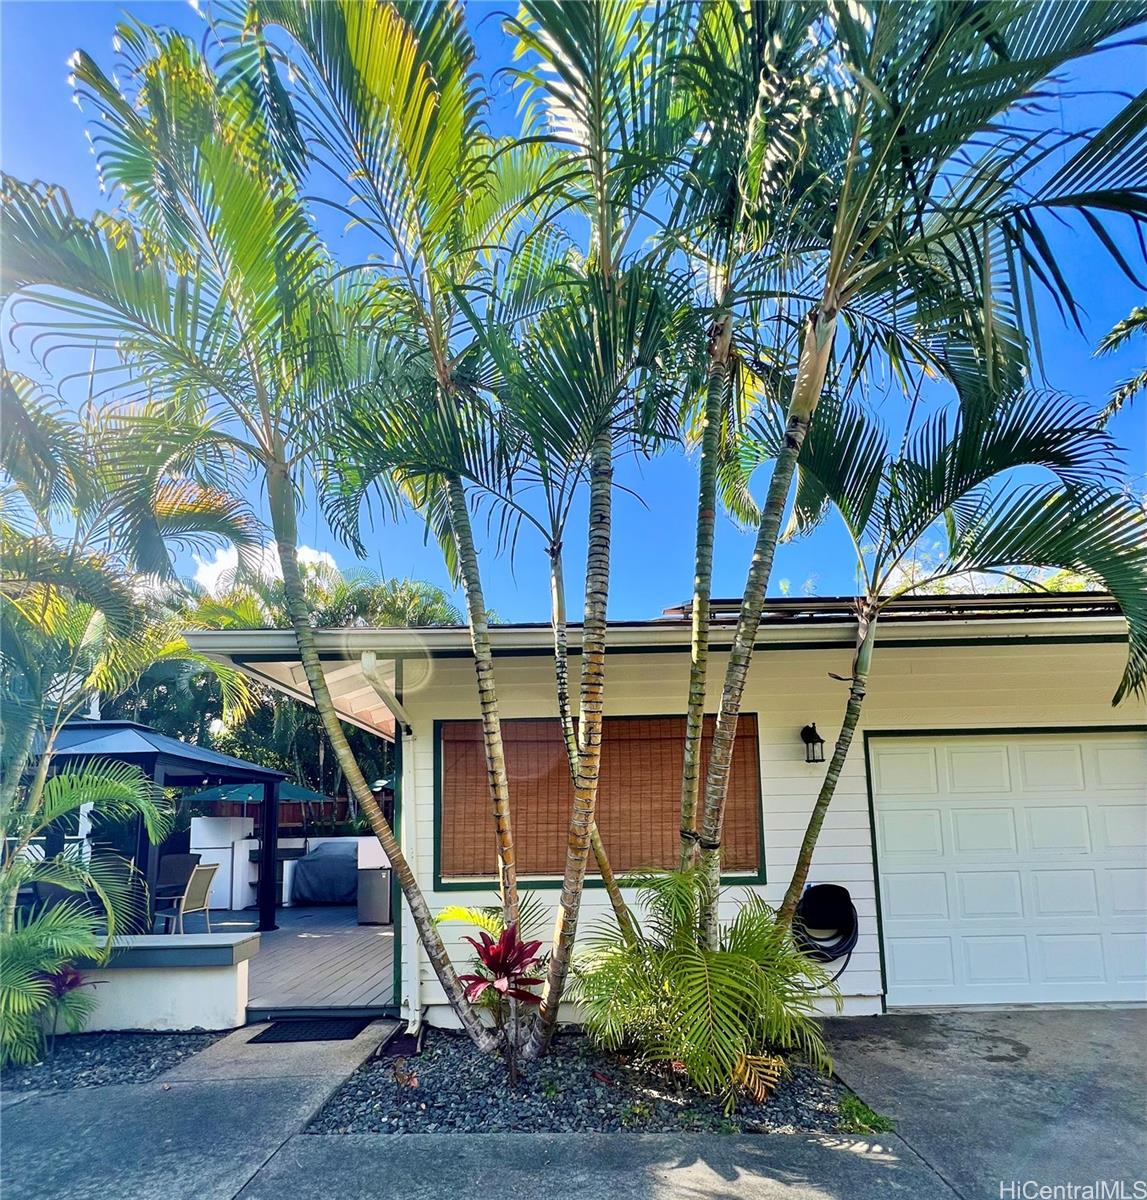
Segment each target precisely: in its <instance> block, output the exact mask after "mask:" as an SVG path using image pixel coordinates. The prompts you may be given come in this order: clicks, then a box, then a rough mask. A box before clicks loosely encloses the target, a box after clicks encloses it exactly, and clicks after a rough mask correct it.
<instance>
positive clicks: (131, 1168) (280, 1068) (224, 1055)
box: [0, 1021, 394, 1200]
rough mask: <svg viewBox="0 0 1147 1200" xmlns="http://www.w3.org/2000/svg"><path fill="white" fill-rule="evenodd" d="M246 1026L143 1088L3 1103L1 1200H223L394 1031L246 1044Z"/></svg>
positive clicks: (378, 1027) (250, 1030)
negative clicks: (346, 1038)
mask: <svg viewBox="0 0 1147 1200" xmlns="http://www.w3.org/2000/svg"><path fill="white" fill-rule="evenodd" d="M261 1028H263V1026H248V1027H247V1028H245V1029H240V1030H238V1031H236V1032H235V1033H233V1034H231V1035H230V1036H229V1037H226V1038H224V1039H223V1040H222V1041H219V1042H216V1043H215V1044H214V1045H213V1046H210V1047H208V1048H207V1049H206V1050H204V1051H202V1052H201V1053H200V1054H197V1055H195V1056H194V1057H192V1058H189V1059H187V1060H186V1061H184V1062H182V1063H180V1064H179V1066H177V1067H175V1068H174V1069H173V1070H171V1071H168V1072H167V1073H166V1074H164V1075H161V1076H159V1078H158V1079H155V1080H153V1081H152V1082H151V1083H145V1084H124V1085H122V1086H115V1087H99V1088H76V1089H74V1090H72V1091H68V1092H42V1093H35V1092H32V1093H28V1094H26V1095H23V1096H19V1097H15V1096H14V1097H13V1098H12V1102H11V1103H9V1104H6V1105H5V1107H4V1114H3V1128H2V1134H3V1145H2V1160H0V1190H2V1192H3V1196H4V1200H57V1198H58V1197H61V1196H67V1197H69V1200H87V1198H88V1197H91V1198H92V1200H97V1198H101V1200H216V1198H219V1200H224V1198H227V1200H229V1198H230V1197H232V1196H235V1195H236V1194H237V1193H238V1192H239V1191H240V1190H241V1189H242V1187H243V1186H244V1184H246V1183H247V1182H248V1180H250V1179H251V1178H252V1177H253V1176H254V1175H255V1173H256V1172H257V1171H259V1169H260V1168H261V1167H262V1166H264V1164H266V1162H267V1161H268V1160H269V1159H270V1158H271V1157H272V1156H273V1155H274V1154H275V1152H276V1151H277V1150H278V1149H279V1148H280V1147H281V1146H282V1145H283V1144H284V1143H285V1142H286V1141H288V1139H290V1138H291V1137H292V1136H293V1135H295V1134H297V1133H299V1132H300V1131H301V1130H302V1129H304V1128H305V1127H306V1126H307V1125H308V1124H309V1123H310V1121H311V1119H312V1118H313V1116H314V1114H315V1113H316V1112H318V1110H319V1109H320V1108H321V1107H322V1105H323V1104H324V1103H325V1102H326V1100H327V1098H328V1097H329V1096H330V1095H331V1094H332V1093H333V1092H334V1091H335V1090H336V1089H337V1088H338V1087H339V1086H340V1085H341V1084H342V1083H343V1081H344V1080H345V1079H346V1078H347V1077H348V1076H349V1075H350V1074H351V1073H352V1072H353V1071H354V1070H355V1069H356V1068H357V1067H358V1066H359V1064H360V1063H362V1062H363V1061H365V1059H366V1058H368V1057H369V1056H370V1054H371V1053H372V1052H373V1051H374V1049H375V1047H377V1046H378V1044H379V1042H381V1041H382V1039H383V1038H384V1037H385V1036H386V1035H387V1034H388V1033H389V1032H390V1030H391V1029H393V1028H394V1022H388V1021H376V1022H374V1023H372V1024H371V1025H368V1026H367V1027H366V1029H364V1030H363V1032H362V1033H361V1034H359V1036H358V1037H357V1038H355V1039H354V1040H353V1041H347V1042H297V1043H283V1044H281V1045H279V1044H271V1045H261V1046H250V1045H248V1044H247V1043H248V1042H249V1041H250V1039H251V1038H252V1037H254V1036H255V1034H257V1033H258V1032H259V1031H260V1029H261Z"/></svg>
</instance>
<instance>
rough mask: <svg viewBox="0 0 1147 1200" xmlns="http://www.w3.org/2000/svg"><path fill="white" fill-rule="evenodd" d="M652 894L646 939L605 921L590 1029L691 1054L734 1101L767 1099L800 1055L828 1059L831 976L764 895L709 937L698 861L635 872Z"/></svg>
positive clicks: (587, 988) (640, 1049)
mask: <svg viewBox="0 0 1147 1200" xmlns="http://www.w3.org/2000/svg"><path fill="white" fill-rule="evenodd" d="M627 882H630V883H632V884H633V886H634V887H636V889H637V892H638V895H639V897H640V900H641V907H642V910H643V912H642V919H641V934H640V936H639V938H638V939H637V941H636V942H631V941H629V940H628V939H627V938H625V937H624V936H623V935H622V934H621V932H620V930H618V929H617V928H616V927H613V928H606V929H603V930H600V931H598V932H597V933H596V935H595V936H594V937H593V939H592V945H591V948H590V949H589V951H588V952H587V953H586V954H585V956H584V957H583V958H582V959H581V960H580V961H579V963H578V965H577V968H576V971H575V976H574V996H575V998H576V1000H577V1002H578V1003H579V1005H580V1006H581V1008H582V1011H583V1013H584V1016H585V1024H586V1031H587V1032H588V1033H589V1035H590V1036H591V1037H592V1038H594V1039H595V1040H596V1041H598V1042H599V1043H600V1044H601V1045H603V1046H605V1047H606V1048H608V1049H611V1050H622V1049H625V1050H628V1051H631V1052H634V1053H636V1054H637V1055H639V1056H640V1058H641V1059H642V1060H643V1061H645V1062H647V1063H656V1064H660V1065H661V1066H664V1067H669V1068H674V1067H677V1066H678V1065H680V1067H681V1068H683V1069H684V1071H685V1072H686V1074H687V1075H688V1077H689V1079H690V1080H691V1081H692V1082H693V1084H694V1085H695V1086H696V1087H698V1088H699V1089H700V1090H701V1091H703V1092H705V1093H707V1094H709V1095H721V1096H723V1097H724V1098H725V1103H726V1105H727V1107H728V1108H730V1109H731V1108H732V1107H733V1106H734V1105H735V1104H736V1101H737V1097H738V1095H739V1094H740V1093H741V1092H742V1091H746V1092H748V1093H749V1094H750V1095H751V1096H753V1098H754V1099H757V1100H763V1099H764V1098H765V1097H766V1096H767V1095H768V1093H769V1092H771V1091H772V1090H773V1088H774V1087H775V1086H776V1085H777V1083H778V1082H779V1081H780V1079H781V1078H782V1077H783V1075H784V1074H785V1072H786V1070H787V1067H786V1064H785V1056H786V1055H789V1054H799V1055H800V1056H802V1057H803V1058H804V1059H806V1060H807V1061H808V1062H810V1063H811V1064H812V1065H813V1066H816V1067H819V1068H823V1069H827V1068H828V1065H829V1060H828V1054H827V1052H826V1051H825V1048H824V1043H823V1040H822V1035H821V1030H820V1025H819V1021H818V1016H819V1013H818V1009H817V996H818V993H819V994H820V995H821V996H823V997H825V998H827V999H830V1000H831V999H832V998H833V997H834V996H837V993H836V990H835V988H834V986H833V985H832V984H831V983H830V981H829V977H828V975H827V974H826V973H825V971H824V970H823V969H822V968H821V967H820V965H819V964H817V963H814V962H813V961H812V960H811V959H809V958H807V957H806V956H805V955H803V954H802V953H801V952H800V951H799V950H798V949H797V948H796V946H795V945H794V943H793V940H792V937H791V935H790V934H789V932H788V931H787V929H786V928H785V927H784V926H783V925H781V924H779V923H778V922H777V921H776V920H775V918H774V914H773V912H772V910H771V909H770V908H769V907H768V906H767V905H766V904H765V903H764V901H763V900H762V899H761V898H760V896H758V895H756V894H755V893H748V894H747V895H745V896H744V897H739V898H738V911H737V915H736V916H735V917H734V918H733V920H732V921H730V922H728V923H727V924H725V925H723V926H722V928H721V931H720V936H719V937H718V939H717V945H716V947H710V946H708V945H706V944H704V943H702V942H699V941H698V938H697V928H698V920H699V918H700V912H701V906H702V904H703V903H704V895H705V892H704V881H703V880H702V879H701V878H700V876H699V872H698V870H697V868H695V867H694V868H691V869H689V870H687V871H677V872H671V873H669V874H664V875H661V874H657V875H644V876H637V877H635V878H633V879H632V880H629V881H627Z"/></svg>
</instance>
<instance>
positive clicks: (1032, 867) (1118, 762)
mask: <svg viewBox="0 0 1147 1200" xmlns="http://www.w3.org/2000/svg"><path fill="white" fill-rule="evenodd" d="M871 767H872V771H871V778H872V786H873V809H874V818H875V827H876V846H877V858H878V870H879V883H880V912H881V922H882V926H883V934H884V956H885V969H886V973H887V980H888V1003H889V1005H893V1006H895V1005H931V1004H1025V1003H1026V1004H1032V1003H1048V1002H1056V1001H1058V1002H1062V1003H1072V1002H1081V1001H1089V1000H1091V1001H1095V1000H1145V999H1147V735H1140V734H1127V733H1112V734H1103V733H1095V734H1090V733H1089V734H1072V735H1066V734H1055V735H1051V734H1018V735H1009V736H1007V737H1004V736H998V737H997V736H981V735H960V736H953V737H941V738H927V739H925V738H892V737H888V738H884V737H879V736H878V737H874V738H873V741H872V744H871Z"/></svg>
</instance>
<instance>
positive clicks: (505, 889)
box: [228, 0, 547, 924]
mask: <svg viewBox="0 0 1147 1200" xmlns="http://www.w3.org/2000/svg"><path fill="white" fill-rule="evenodd" d="M272 25H274V26H279V27H280V28H282V29H283V30H285V31H286V33H287V34H288V35H289V37H290V39H291V41H292V43H293V45H294V46H295V47H296V48H297V49H298V51H299V52H300V54H301V55H302V58H303V64H302V67H303V69H302V70H301V72H299V73H298V81H299V82H298V87H297V92H298V103H297V107H298V111H299V121H300V127H301V128H302V129H303V130H305V131H306V133H307V135H308V136H309V137H310V139H311V141H312V145H313V148H314V153H315V154H316V156H317V159H318V163H319V165H320V166H321V167H322V168H323V169H324V170H325V171H326V172H328V173H329V174H330V175H331V176H332V177H333V178H334V179H335V180H337V186H338V187H339V188H340V190H342V191H343V192H344V195H345V199H343V198H340V200H339V201H337V202H335V203H334V207H335V208H336V209H338V210H339V211H342V212H344V213H345V214H346V215H347V216H348V217H349V218H350V219H351V222H352V224H353V225H356V226H358V227H360V228H361V229H362V230H363V231H364V233H365V234H366V235H367V236H368V237H369V238H370V239H371V240H372V242H373V243H374V246H373V249H375V250H376V251H377V258H376V259H375V260H374V261H373V262H372V263H371V264H370V268H369V269H370V276H369V282H368V283H366V284H364V285H363V297H362V303H363V308H364V312H363V316H362V319H363V320H364V321H365V322H366V323H367V324H368V326H369V328H370V330H371V336H372V338H374V339H377V342H378V343H379V345H380V346H381V350H379V351H378V354H379V355H380V357H382V358H383V359H384V360H385V361H386V363H387V367H388V369H389V372H390V377H389V378H388V379H387V380H386V395H387V397H393V398H394V400H395V401H396V402H397V403H399V404H402V403H405V409H404V411H406V412H407V413H408V414H409V416H410V417H411V418H412V419H413V421H414V422H415V423H416V424H417V423H420V424H422V425H424V426H426V430H425V436H423V437H422V438H421V443H420V445H419V447H418V449H417V450H415V449H414V448H413V447H412V446H411V445H410V443H409V442H408V441H407V440H406V437H407V435H409V434H410V433H415V434H417V432H418V431H416V430H410V429H405V430H403V431H402V441H401V442H400V444H399V445H395V444H393V443H392V444H390V445H384V444H382V440H381V438H380V436H379V435H380V433H381V428H372V424H373V421H374V419H375V417H377V416H378V413H379V408H380V405H381V403H383V401H380V400H379V397H378V393H377V392H376V393H366V392H361V393H359V395H358V396H357V397H355V401H356V404H355V408H354V410H353V411H352V412H351V414H350V416H349V418H348V429H347V430H346V431H345V434H344V440H343V441H342V442H340V443H339V445H340V446H341V447H343V448H344V449H348V448H350V449H353V453H354V454H355V456H356V457H358V458H359V463H353V464H351V465H350V475H351V478H350V480H349V486H347V487H346V488H345V490H344V493H343V496H342V513H343V516H342V518H341V519H340V516H339V515H338V513H336V514H335V523H336V525H342V526H343V527H344V528H346V530H347V531H348V534H349V535H350V536H351V540H352V541H353V540H354V533H353V530H354V527H355V524H356V521H357V516H356V515H355V513H356V510H357V508H358V504H359V502H360V500H361V496H362V494H363V491H364V490H365V487H366V486H368V485H379V484H381V485H382V486H383V487H384V488H386V489H387V490H391V489H393V488H394V486H395V483H394V475H395V474H396V473H397V474H399V475H400V476H401V479H402V484H401V491H402V492H403V493H404V495H405V496H406V498H407V499H409V500H412V501H413V502H414V503H415V505H416V507H420V508H422V509H423V510H424V511H425V512H426V513H427V514H428V517H429V519H430V520H431V522H432V524H433V525H434V526H435V529H436V532H437V533H438V534H439V536H440V538H441V539H444V540H445V541H446V543H447V545H446V549H447V556H448V559H449V560H450V562H451V565H452V566H453V567H454V568H455V570H456V572H457V575H458V576H459V578H460V579H461V583H462V587H463V591H464V595H465V598H466V609H467V615H468V619H469V624H470V634H471V644H472V647H473V653H474V665H475V672H476V677H477V686H478V695H479V703H480V709H481V720H482V729H483V738H484V744H485V751H486V764H487V773H488V779H489V786H490V797H491V803H492V807H493V814H494V823H495V829H496V835H497V848H498V860H499V870H498V875H499V890H500V894H501V896H502V903H503V906H504V909H505V917H506V922H507V924H509V923H511V922H512V921H513V920H514V919H515V917H516V913H517V906H518V894H517V867H516V863H515V858H514V843H513V832H512V828H511V819H510V804H509V784H508V780H507V776H506V764H505V753H504V748H503V744H502V734H501V723H500V720H499V715H498V698H497V687H496V682H495V673H494V662H493V654H492V651H491V646H490V637H489V621H488V614H487V606H486V601H485V597H484V593H483V588H482V577H481V572H480V568H479V561H478V554H477V550H476V546H475V540H474V534H473V529H472V524H471V519H470V509H469V501H468V496H467V487H466V484H467V479H468V471H467V466H468V464H469V463H470V462H471V456H472V452H473V447H472V446H469V445H467V439H468V438H469V437H470V436H471V435H472V433H473V431H474V427H475V422H479V423H480V421H481V418H482V416H483V413H484V403H483V401H482V399H481V398H480V396H479V395H478V390H479V383H480V381H479V380H476V379H475V378H474V377H473V373H472V370H471V367H472V362H471V359H472V355H468V354H467V350H466V348H465V346H463V347H461V348H459V346H458V337H459V335H460V332H461V330H462V328H463V323H464V319H465V317H464V307H463V304H462V303H461V296H460V293H461V292H462V291H463V290H464V289H466V288H467V287H468V286H470V285H471V284H472V283H473V281H474V280H475V279H476V277H477V276H478V275H479V274H480V273H481V272H482V271H483V270H484V269H485V264H486V263H487V261H488V260H489V257H490V254H491V252H492V251H493V250H494V249H495V248H497V247H498V246H499V245H500V244H501V243H502V241H503V239H504V238H505V237H506V236H508V234H509V232H510V230H511V229H512V227H513V225H514V223H515V221H516V219H517V218H518V216H519V214H520V213H521V212H522V211H523V206H524V205H525V204H527V203H528V201H529V199H530V197H531V196H532V195H534V194H535V193H536V192H537V190H538V185H539V183H540V182H541V180H542V178H543V177H544V174H545V172H546V170H547V162H546V160H545V158H544V156H542V155H541V154H539V153H538V152H537V151H536V149H535V148H531V147H528V146H522V147H517V148H511V147H509V146H507V145H505V144H501V143H499V142H498V141H496V140H495V139H493V138H491V137H490V135H489V134H488V133H487V131H486V129H485V126H484V111H485V107H486V97H485V95H484V92H483V90H482V88H481V86H480V84H479V82H478V77H477V73H476V71H475V65H474V64H475V51H474V46H473V43H472V41H471V39H470V37H469V34H468V33H467V31H466V28H465V23H464V17H463V13H462V9H461V7H460V5H458V4H455V3H445V4H439V5H426V6H422V7H414V6H402V5H396V4H389V3H379V2H374V0H372V2H371V3H356V2H353V0H346V2H341V0H340V2H338V3H331V4H324V5H316V6H309V7H303V6H300V5H297V4H294V3H289V2H287V3H276V2H272V3H269V4H260V5H258V6H257V7H255V6H252V7H251V10H250V13H249V21H248V24H247V27H246V28H245V29H242V30H240V31H236V32H235V33H234V35H233V36H231V37H229V38H228V43H229V45H230V46H231V50H230V52H229V53H230V54H231V55H232V56H234V58H235V59H236V62H235V64H234V65H236V66H238V67H239V68H240V69H241V71H242V72H243V74H244V75H245V77H246V78H248V79H249V80H250V81H251V83H252V85H254V84H255V81H256V80H257V79H258V78H260V77H261V76H262V75H263V74H264V73H265V61H266V60H265V59H264V58H263V57H260V58H259V59H258V60H257V61H255V60H253V59H252V58H251V55H250V51H249V46H250V45H251V44H252V39H251V34H252V33H255V34H258V33H259V32H260V31H261V30H263V29H264V28H265V27H267V26H272ZM255 44H258V45H261V46H264V47H267V43H265V42H263V41H262V40H261V39H259V38H256V40H255ZM263 53H264V54H265V55H270V54H271V52H270V50H269V48H265V49H264V52H263ZM271 72H272V74H273V73H274V69H273V66H272V67H271ZM287 133H289V126H288V127H287V128H285V129H284V136H286V134H287ZM383 262H386V263H388V264H391V265H390V266H388V267H386V268H384V267H382V266H381V264H382V263H383ZM356 416H357V417H361V421H359V420H357V419H356ZM406 424H407V425H409V424H410V422H406ZM356 426H357V428H356ZM390 427H391V428H393V427H394V423H393V422H392V423H391V425H390ZM403 447H405V448H403ZM368 453H369V457H368ZM360 464H361V466H360ZM346 465H347V464H345V463H344V464H341V466H342V467H343V468H344V470H343V471H341V472H340V471H339V470H338V469H337V468H338V467H339V466H340V464H335V467H336V470H335V475H336V476H337V475H339V474H341V475H342V476H343V479H344V483H345V482H348V481H347V479H346V471H345V467H346ZM363 468H365V469H363Z"/></svg>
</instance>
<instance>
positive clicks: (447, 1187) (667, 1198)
mask: <svg viewBox="0 0 1147 1200" xmlns="http://www.w3.org/2000/svg"><path fill="white" fill-rule="evenodd" d="M284 1196H289V1197H290V1200H330V1198H331V1197H336V1196H337V1197H338V1200H457V1198H458V1197H459V1196H497V1197H498V1198H499V1200H538V1198H539V1197H544V1198H545V1200H880V1198H884V1197H905V1198H908V1197H911V1198H912V1200H957V1197H956V1195H955V1193H954V1192H952V1191H951V1190H950V1189H949V1188H948V1187H947V1186H946V1185H945V1184H944V1183H943V1182H942V1181H941V1180H939V1179H938V1178H937V1177H936V1175H935V1174H934V1173H933V1172H932V1171H931V1170H930V1169H929V1168H928V1167H926V1166H925V1165H924V1164H923V1163H921V1162H920V1160H919V1159H918V1158H917V1157H916V1156H915V1155H914V1154H913V1153H912V1152H911V1151H910V1150H907V1149H906V1148H905V1147H904V1146H903V1145H902V1144H901V1142H900V1140H899V1139H898V1138H895V1137H891V1138H885V1139H882V1141H881V1144H875V1143H873V1142H871V1141H864V1140H862V1139H858V1138H844V1137H795V1136H791V1135H787V1134H779V1133H778V1134H765V1135H761V1136H729V1135H723V1134H668V1133H666V1134H651V1133H645V1134H639V1133H633V1134H629V1133H597V1134H576V1133H548V1134H546V1133H491V1134H471V1135H459V1134H412V1135H407V1136H405V1137H399V1136H394V1135H387V1134H381V1135H366V1134H350V1135H345V1136H336V1135H328V1136H315V1135H311V1134H307V1135H303V1136H302V1137H295V1138H291V1140H290V1141H289V1142H287V1143H286V1145H285V1146H283V1148H282V1149H281V1150H280V1151H279V1152H278V1153H277V1154H276V1155H275V1157H274V1158H273V1159H271V1161H270V1162H269V1163H268V1164H267V1165H266V1166H265V1167H264V1168H263V1169H262V1170H261V1171H260V1172H259V1173H258V1174H257V1175H256V1176H255V1177H254V1179H252V1180H251V1182H250V1183H249V1184H248V1185H247V1186H246V1187H245V1188H244V1189H243V1191H242V1192H241V1193H240V1197H241V1200H283V1197H284Z"/></svg>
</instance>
